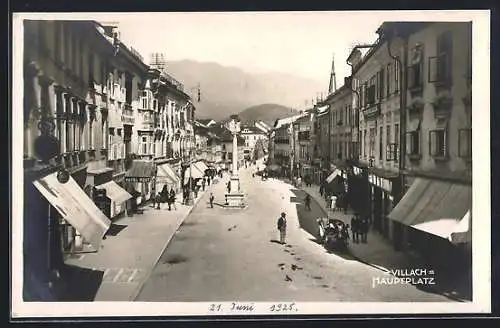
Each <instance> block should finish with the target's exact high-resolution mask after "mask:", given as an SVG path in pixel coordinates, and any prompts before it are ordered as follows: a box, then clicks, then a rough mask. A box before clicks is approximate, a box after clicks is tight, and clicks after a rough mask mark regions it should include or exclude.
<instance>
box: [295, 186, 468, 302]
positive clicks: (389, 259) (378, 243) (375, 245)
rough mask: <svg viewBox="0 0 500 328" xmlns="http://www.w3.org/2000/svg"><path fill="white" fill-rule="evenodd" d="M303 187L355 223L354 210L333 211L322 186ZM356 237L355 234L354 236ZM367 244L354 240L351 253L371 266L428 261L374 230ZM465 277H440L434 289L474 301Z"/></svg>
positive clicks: (335, 214) (392, 266)
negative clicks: (392, 243)
mask: <svg viewBox="0 0 500 328" xmlns="http://www.w3.org/2000/svg"><path fill="white" fill-rule="evenodd" d="M301 189H302V190H303V191H305V192H307V193H308V194H309V195H310V196H311V198H312V199H314V200H315V201H316V202H317V203H318V204H319V205H320V206H321V208H322V209H323V210H324V212H325V213H328V216H329V217H333V218H336V219H339V220H342V221H344V222H345V223H347V224H351V218H352V216H353V213H352V211H351V210H348V211H347V214H346V213H344V212H343V211H332V210H331V209H328V208H327V204H326V201H325V199H324V197H322V196H321V195H320V193H319V186H317V185H314V184H313V185H312V186H311V187H307V186H305V185H304V184H303V185H302V187H301ZM351 237H352V236H351ZM367 241H368V242H367V243H366V244H365V243H353V242H352V239H351V241H350V243H349V250H350V253H351V254H352V255H353V256H354V257H356V258H357V259H358V260H359V261H361V262H363V263H365V264H368V265H370V266H373V267H376V268H378V269H380V270H383V271H385V272H390V271H391V270H396V269H403V270H404V269H408V270H409V269H411V268H413V269H417V268H425V264H424V263H423V261H422V260H421V259H420V258H419V257H418V255H417V254H415V253H413V252H408V251H399V252H398V251H396V250H394V248H393V247H392V245H391V244H390V243H389V241H388V240H387V239H385V238H384V237H383V236H382V235H381V234H379V233H378V232H376V231H374V230H370V231H369V232H368V239H367ZM461 279H462V278H457V282H453V281H451V280H450V279H448V278H445V279H439V278H437V279H436V280H441V281H440V283H439V284H438V285H436V286H435V287H433V288H432V290H433V291H435V292H438V293H440V294H443V295H444V296H446V297H449V298H451V299H453V300H458V301H464V300H471V296H470V295H467V292H465V291H459V290H461V289H464V288H462V287H461V286H462V285H465V283H464V282H463V280H461Z"/></svg>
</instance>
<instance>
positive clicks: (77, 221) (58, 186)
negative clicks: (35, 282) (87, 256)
mask: <svg viewBox="0 0 500 328" xmlns="http://www.w3.org/2000/svg"><path fill="white" fill-rule="evenodd" d="M33 184H34V185H35V187H36V188H37V189H38V190H39V191H40V193H41V194H42V195H43V196H44V197H45V198H46V199H47V201H48V202H49V203H50V204H51V205H52V206H53V207H54V208H55V209H56V210H57V211H58V212H59V214H61V216H62V217H63V218H64V219H65V220H67V221H68V222H69V223H70V224H71V225H72V226H73V227H74V228H75V229H76V230H78V232H79V233H80V234H81V235H82V236H83V238H84V239H85V240H86V241H88V242H89V243H90V244H91V245H92V246H93V247H94V248H96V249H99V248H100V246H101V242H102V237H103V236H104V234H105V233H106V231H108V229H109V227H110V225H111V221H110V220H109V219H108V218H107V217H106V216H105V215H104V214H103V213H102V212H101V211H100V210H99V208H97V206H96V205H95V204H94V203H93V202H92V200H91V199H90V198H89V197H88V196H87V194H85V192H84V191H83V190H82V189H81V188H80V186H78V184H77V183H76V181H75V180H74V179H73V178H72V177H70V178H69V181H68V182H66V183H60V182H59V181H58V180H57V172H56V173H52V174H50V175H48V176H46V177H44V178H42V179H40V180H37V181H35V182H33Z"/></svg>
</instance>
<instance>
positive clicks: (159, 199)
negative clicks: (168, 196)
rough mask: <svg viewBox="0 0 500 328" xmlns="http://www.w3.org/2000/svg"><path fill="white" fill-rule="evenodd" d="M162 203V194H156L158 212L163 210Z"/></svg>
mask: <svg viewBox="0 0 500 328" xmlns="http://www.w3.org/2000/svg"><path fill="white" fill-rule="evenodd" d="M160 203H161V193H157V194H156V206H157V207H156V209H157V210H160V209H161V208H160Z"/></svg>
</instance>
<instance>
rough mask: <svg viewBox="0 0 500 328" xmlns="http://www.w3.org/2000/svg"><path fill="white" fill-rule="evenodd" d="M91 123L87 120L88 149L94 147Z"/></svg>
mask: <svg viewBox="0 0 500 328" xmlns="http://www.w3.org/2000/svg"><path fill="white" fill-rule="evenodd" d="M93 123H94V122H92V121H89V149H94V131H93Z"/></svg>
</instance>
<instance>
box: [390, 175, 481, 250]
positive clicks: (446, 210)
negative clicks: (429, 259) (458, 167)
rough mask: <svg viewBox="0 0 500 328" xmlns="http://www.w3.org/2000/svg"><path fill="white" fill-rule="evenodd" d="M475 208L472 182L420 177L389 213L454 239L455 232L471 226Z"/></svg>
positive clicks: (419, 228) (394, 218) (411, 225)
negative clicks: (473, 207) (470, 216)
mask: <svg viewBox="0 0 500 328" xmlns="http://www.w3.org/2000/svg"><path fill="white" fill-rule="evenodd" d="M471 208H472V187H471V186H470V185H462V184H456V183H452V182H445V181H437V180H428V179H424V178H417V179H416V180H415V182H414V183H413V184H412V186H411V187H410V189H409V190H408V192H407V193H406V194H405V195H404V197H403V198H402V199H401V201H400V202H399V203H398V205H397V206H396V207H395V208H394V210H393V211H392V212H391V213H390V214H389V216H388V217H389V218H390V219H392V220H395V221H399V222H401V223H403V224H405V225H407V226H410V227H413V228H415V229H418V230H421V231H425V232H427V233H431V234H433V235H436V236H439V237H442V238H445V239H448V240H450V241H453V240H452V234H454V233H460V232H464V231H463V230H464V227H465V229H467V230H470V229H469V227H470V224H469V221H468V218H467V217H466V213H467V212H468V211H469V210H470V209H471ZM464 220H465V221H464Z"/></svg>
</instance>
